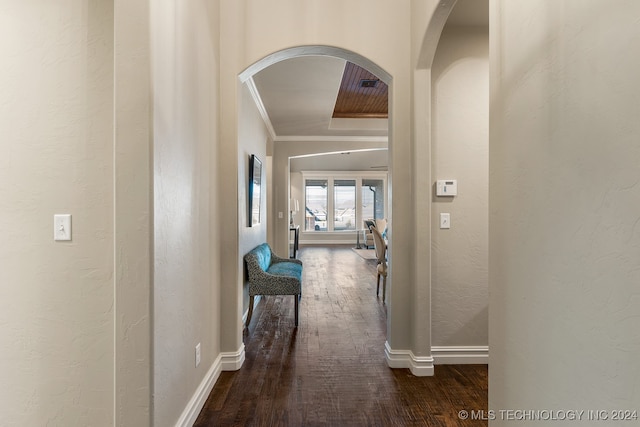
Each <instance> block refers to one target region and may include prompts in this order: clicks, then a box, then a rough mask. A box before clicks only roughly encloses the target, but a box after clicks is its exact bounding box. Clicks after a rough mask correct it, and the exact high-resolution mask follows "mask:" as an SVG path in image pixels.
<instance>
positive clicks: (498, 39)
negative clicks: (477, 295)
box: [489, 0, 640, 425]
mask: <svg viewBox="0 0 640 427" xmlns="http://www.w3.org/2000/svg"><path fill="white" fill-rule="evenodd" d="M491 16H492V21H491V40H492V57H491V79H492V84H491V91H492V92H491V127H490V135H491V142H490V165H491V168H490V219H489V222H490V227H489V228H490V235H489V237H490V238H489V242H490V243H489V245H490V263H489V266H490V268H489V275H490V284H491V285H490V288H491V299H490V305H491V310H490V319H489V322H490V323H489V330H490V334H489V338H490V348H491V354H490V365H491V369H490V370H489V384H490V386H489V404H490V407H491V408H493V409H550V410H551V409H581V410H598V409H607V410H610V409H623V410H624V409H629V410H637V409H638V408H640V392H639V389H638V378H640V367H639V366H640V365H639V364H638V360H640V328H638V318H640V288H639V287H638V284H639V283H640V269H639V268H638V260H639V259H640V228H639V225H638V224H640V183H639V176H640V174H639V169H638V165H640V144H639V143H638V137H639V135H640V121H638V111H640V85H638V68H640V55H638V54H637V52H638V46H639V45H640V27H639V26H638V21H639V20H640V3H638V2H635V1H622V0H615V1H592V2H583V1H565V2H557V1H555V0H553V1H552V0H547V1H543V0H539V1H536V2H513V1H511V0H496V1H494V2H493V3H492V15H491ZM609 416H611V414H610V413H609ZM635 422H636V421H621V422H619V423H620V425H622V424H625V423H626V424H629V425H630V424H633V423H635ZM507 424H508V425H531V422H528V421H523V422H520V423H517V422H508V421H504V420H501V419H498V420H497V421H496V422H494V423H493V425H507ZM566 424H567V423H566V422H562V421H558V422H546V423H545V425H566ZM579 424H580V425H603V424H607V425H613V424H617V423H616V422H615V421H612V420H611V419H609V420H608V421H605V422H602V421H600V422H591V423H588V422H587V421H584V420H583V422H580V423H579Z"/></svg>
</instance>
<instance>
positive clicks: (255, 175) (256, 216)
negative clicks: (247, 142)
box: [249, 154, 262, 227]
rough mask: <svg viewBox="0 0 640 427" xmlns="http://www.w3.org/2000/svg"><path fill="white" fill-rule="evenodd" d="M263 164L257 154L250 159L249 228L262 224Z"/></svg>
mask: <svg viewBox="0 0 640 427" xmlns="http://www.w3.org/2000/svg"><path fill="white" fill-rule="evenodd" d="M261 199H262V162H261V161H260V159H258V157H256V155H255V154H252V155H251V158H249V227H253V226H254V225H257V224H260V205H261V203H260V202H261Z"/></svg>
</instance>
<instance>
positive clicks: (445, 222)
mask: <svg viewBox="0 0 640 427" xmlns="http://www.w3.org/2000/svg"><path fill="white" fill-rule="evenodd" d="M440 228H451V214H450V213H441V214H440Z"/></svg>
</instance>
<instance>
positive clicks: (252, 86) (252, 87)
mask: <svg viewBox="0 0 640 427" xmlns="http://www.w3.org/2000/svg"><path fill="white" fill-rule="evenodd" d="M245 83H246V84H247V87H248V88H249V93H250V94H251V98H253V102H254V103H255V104H256V108H257V109H258V112H259V113H260V116H262V120H263V121H264V125H265V126H266V127H267V131H268V132H269V136H270V137H271V139H272V140H273V141H275V140H276V131H275V129H274V128H273V124H272V123H271V119H270V118H269V113H267V109H266V108H265V106H264V103H263V102H262V98H261V97H260V92H258V88H257V87H256V83H255V81H254V80H253V77H249V78H248V79H247V80H246V81H245Z"/></svg>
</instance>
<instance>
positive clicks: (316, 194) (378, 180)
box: [303, 172, 387, 232]
mask: <svg viewBox="0 0 640 427" xmlns="http://www.w3.org/2000/svg"><path fill="white" fill-rule="evenodd" d="M303 179H304V200H305V206H304V215H305V216H304V231H324V232H327V231H328V232H332V231H335V232H345V231H351V232H353V231H357V230H361V229H362V228H363V227H364V225H363V220H365V219H370V218H374V219H381V218H385V211H386V203H387V197H386V175H381V174H380V173H376V174H375V175H374V174H372V173H367V172H360V173H357V172H353V173H348V172H347V173H345V172H339V173H338V172H335V173H334V172H322V173H318V172H313V173H309V172H303ZM329 189H331V191H330V190H329Z"/></svg>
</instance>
